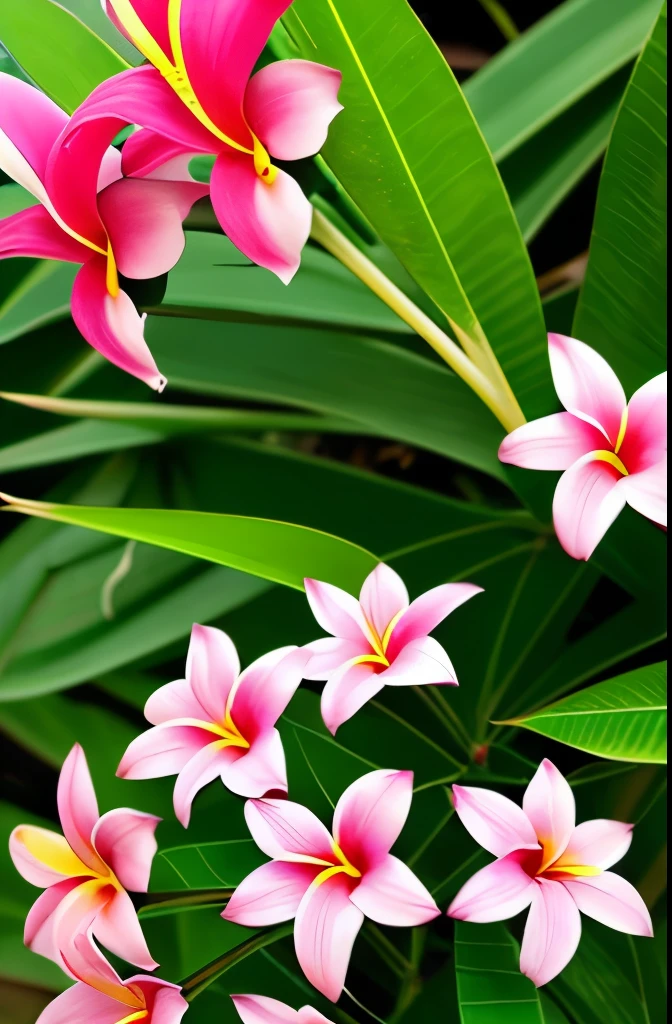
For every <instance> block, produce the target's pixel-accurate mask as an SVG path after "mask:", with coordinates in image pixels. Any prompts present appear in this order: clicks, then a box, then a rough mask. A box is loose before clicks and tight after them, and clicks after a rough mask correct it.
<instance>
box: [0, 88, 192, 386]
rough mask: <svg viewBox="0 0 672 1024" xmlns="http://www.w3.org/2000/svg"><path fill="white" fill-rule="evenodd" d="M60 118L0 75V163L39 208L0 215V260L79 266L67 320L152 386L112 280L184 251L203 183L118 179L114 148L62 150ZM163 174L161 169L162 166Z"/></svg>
mask: <svg viewBox="0 0 672 1024" xmlns="http://www.w3.org/2000/svg"><path fill="white" fill-rule="evenodd" d="M67 124H68V116H67V114H65V112H64V111H62V110H61V109H60V108H59V107H57V106H56V104H55V103H53V102H52V100H50V99H49V98H48V97H47V96H45V95H44V93H41V92H39V91H38V90H37V89H35V88H33V87H32V86H30V85H28V84H26V83H25V82H22V81H20V80H19V79H17V78H14V77H13V76H11V75H7V74H3V73H0V168H1V169H2V170H3V171H5V172H6V173H7V174H8V175H9V176H10V177H12V178H14V180H15V181H17V182H18V183H19V184H20V185H22V186H23V187H24V188H25V189H27V190H28V191H29V192H30V193H31V194H32V195H33V196H34V197H35V198H36V199H38V200H39V202H40V205H39V206H33V207H31V208H30V209H27V210H23V211H21V212H20V213H16V214H14V215H13V216H10V217H6V218H4V219H3V220H1V221H0V259H2V258H7V257H11V256H33V257H37V258H43V259H50V260H65V261H66V262H69V263H81V264H82V269H81V270H80V272H79V274H78V275H77V277H76V278H75V283H74V287H73V291H72V303H71V308H72V316H73V319H74V321H75V323H76V325H77V327H78V328H79V330H80V332H81V334H82V335H83V336H84V338H85V339H86V341H88V342H89V344H90V345H92V346H93V348H95V349H97V350H98V352H100V353H101V354H102V355H103V356H105V358H106V359H109V361H110V362H111V363H114V365H115V366H118V367H120V368H121V369H122V370H125V371H126V372H127V373H130V374H132V375H133V376H134V377H139V378H140V380H142V381H144V382H145V383H146V384H148V385H149V386H150V387H152V388H154V389H155V390H157V391H161V390H162V389H163V387H164V386H165V383H166V380H165V378H164V377H163V376H162V375H161V374H160V373H159V370H158V369H157V366H156V363H155V361H154V359H153V357H152V355H151V353H150V351H149V348H148V347H147V343H146V342H145V339H144V317H141V316H139V314H138V312H137V310H136V308H135V306H134V305H133V302H132V301H131V299H130V298H129V296H128V295H127V294H126V292H125V291H123V290H122V289H121V287H120V285H119V276H118V272H119V273H121V274H122V275H125V276H126V277H128V278H136V279H146V278H153V277H158V276H160V275H161V274H164V273H166V272H167V271H168V270H170V269H171V268H172V267H174V266H175V264H176V263H177V261H178V259H179V258H180V255H181V254H182V251H183V249H184V232H183V230H182V221H183V220H184V218H185V217H186V216H187V214H188V213H189V210H190V209H191V207H192V205H193V203H195V202H196V200H197V199H200V198H201V197H202V196H204V195H207V192H208V186H207V185H202V184H199V183H198V182H195V181H193V180H155V179H158V178H161V172H160V171H154V175H153V176H152V177H150V176H149V175H148V176H146V177H144V178H141V177H136V178H124V177H122V172H121V155H120V153H119V152H118V151H117V150H115V149H113V148H111V147H108V146H105V147H103V149H102V151H101V152H100V153H99V154H98V155H97V156H95V157H94V156H92V155H91V154H89V153H87V152H86V151H83V150H78V151H77V152H76V153H71V152H70V151H69V147H68V145H67V143H66V144H65V145H61V144H60V141H59V140H60V138H61V135H62V132H63V130H64V129H65V128H66V125H67ZM164 173H165V172H164Z"/></svg>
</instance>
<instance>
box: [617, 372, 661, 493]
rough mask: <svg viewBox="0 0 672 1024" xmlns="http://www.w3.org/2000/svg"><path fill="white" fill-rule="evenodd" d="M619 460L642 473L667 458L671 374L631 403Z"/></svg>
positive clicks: (636, 395)
mask: <svg viewBox="0 0 672 1024" xmlns="http://www.w3.org/2000/svg"><path fill="white" fill-rule="evenodd" d="M618 454H619V457H620V458H621V459H622V460H623V462H624V463H625V465H626V466H627V467H628V470H629V471H630V473H641V472H642V471H643V470H646V469H649V467H650V466H655V465H657V464H658V463H659V462H661V461H662V460H663V459H665V458H666V456H667V373H660V374H659V375H658V376H657V377H654V378H653V380H650V381H648V383H646V384H645V385H644V386H643V387H641V388H640V389H639V390H638V391H635V393H634V395H633V396H632V398H631V399H630V401H629V402H628V425H627V427H626V431H625V437H624V438H623V444H622V446H621V448H620V450H619V453H618Z"/></svg>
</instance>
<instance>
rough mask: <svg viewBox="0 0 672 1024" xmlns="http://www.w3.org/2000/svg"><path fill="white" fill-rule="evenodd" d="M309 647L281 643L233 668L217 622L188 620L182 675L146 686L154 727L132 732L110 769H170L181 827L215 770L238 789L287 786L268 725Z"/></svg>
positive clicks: (256, 791)
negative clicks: (150, 689)
mask: <svg viewBox="0 0 672 1024" xmlns="http://www.w3.org/2000/svg"><path fill="white" fill-rule="evenodd" d="M309 657H310V655H309V654H308V653H307V652H306V651H305V650H302V649H300V648H297V647H282V648H280V649H279V650H277V651H271V652H270V653H269V654H265V655H264V656H263V657H262V658H259V659H258V660H257V661H255V662H253V663H252V664H251V665H250V666H249V668H247V669H245V671H244V672H243V673H242V674H239V673H240V662H239V661H238V655H237V653H236V648H235V647H234V645H233V643H232V642H231V640H230V639H229V637H228V636H227V635H226V633H223V632H222V631H221V630H219V629H214V628H213V627H212V626H198V625H197V626H194V628H193V630H192V633H191V643H190V645H189V654H188V657H187V671H186V676H187V678H186V679H178V680H177V682H175V683H168V684H167V685H166V686H162V687H161V689H160V690H157V691H156V693H153V694H152V696H151V697H150V698H149V700H148V701H147V704H146V705H145V717H146V718H147V719H148V720H149V721H150V722H151V723H152V724H153V725H154V728H153V729H150V730H149V731H148V732H145V733H143V734H142V736H138V738H137V739H136V740H133V742H132V743H131V745H130V746H129V748H128V750H127V751H126V753H125V754H124V756H123V758H122V760H121V764H120V765H119V768H118V770H117V775H120V776H121V777H122V778H123V779H155V778H159V777H160V776H163V775H177V776H178V778H177V782H176V784H175V793H174V804H175V814H176V815H177V817H178V819H179V821H181V822H182V824H183V825H184V827H185V828H186V827H187V825H188V824H189V818H190V816H191V804H192V802H193V800H194V797H195V796H196V794H197V793H198V791H199V790H200V789H202V788H203V786H205V785H207V784H208V783H209V782H212V780H213V779H216V778H217V776H219V777H220V778H221V780H222V782H223V783H224V785H225V786H226V787H227V788H228V789H230V790H231V791H232V792H234V793H237V794H238V795H239V796H247V797H252V796H254V797H260V796H264V795H265V794H266V793H269V792H274V791H279V792H281V793H286V792H287V770H286V767H285V755H284V751H283V749H282V740H281V739H280V733H279V732H278V730H277V729H276V728H275V723H276V722H277V720H278V718H279V717H280V715H281V714H282V713H283V712H284V710H285V708H286V707H287V705H288V704H289V702H290V700H291V699H292V697H293V695H294V693H295V691H296V690H297V688H298V686H299V685H300V683H301V680H302V678H303V670H304V668H305V665H306V663H307V661H308V659H309Z"/></svg>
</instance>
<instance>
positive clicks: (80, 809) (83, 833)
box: [57, 271, 104, 872]
mask: <svg viewBox="0 0 672 1024" xmlns="http://www.w3.org/2000/svg"><path fill="white" fill-rule="evenodd" d="M80 273H81V271H80ZM57 799H58V814H59V817H60V819H61V825H62V826H63V832H64V834H65V838H66V839H67V840H68V842H69V843H70V846H71V847H72V849H73V850H74V851H75V853H76V854H77V856H78V857H79V858H80V859H81V860H83V861H84V863H85V864H88V865H89V866H90V867H91V868H92V869H93V870H94V871H103V872H104V865H103V864H102V862H101V860H100V858H99V857H98V855H97V854H96V851H95V850H94V848H93V844H92V842H91V833H92V832H93V826H94V825H95V824H96V822H97V821H98V802H97V800H96V794H95V792H94V789H93V782H92V781H91V774H90V772H89V766H88V765H87V763H86V757H85V756H84V751H83V750H82V748H81V747H80V745H79V743H75V745H74V747H73V748H72V750H71V751H70V753H69V754H68V756H67V757H66V759H65V761H64V762H63V767H62V768H61V774H60V776H59V779H58V794H57Z"/></svg>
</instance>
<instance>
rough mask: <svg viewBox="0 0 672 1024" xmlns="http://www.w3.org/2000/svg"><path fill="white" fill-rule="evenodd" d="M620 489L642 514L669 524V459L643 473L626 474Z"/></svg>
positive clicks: (662, 524)
mask: <svg viewBox="0 0 672 1024" xmlns="http://www.w3.org/2000/svg"><path fill="white" fill-rule="evenodd" d="M618 490H619V493H620V494H621V495H625V500H626V501H627V503H628V505H630V506H632V508H634V509H635V511H636V512H639V513H640V515H643V516H646V518H647V519H651V520H653V522H654V523H658V524H659V525H660V526H665V527H666V526H667V459H663V460H662V462H659V463H658V464H657V465H656V466H650V467H649V469H645V470H644V471H643V472H641V473H631V474H630V475H629V476H624V477H623V478H622V480H620V482H619V484H618Z"/></svg>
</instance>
